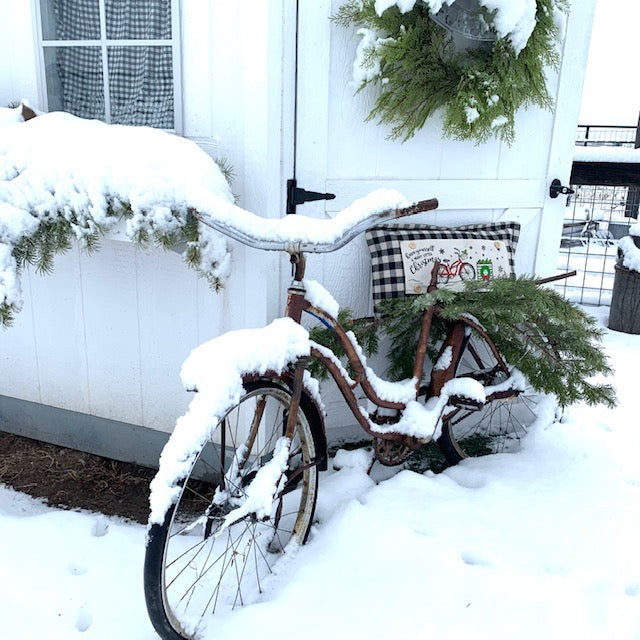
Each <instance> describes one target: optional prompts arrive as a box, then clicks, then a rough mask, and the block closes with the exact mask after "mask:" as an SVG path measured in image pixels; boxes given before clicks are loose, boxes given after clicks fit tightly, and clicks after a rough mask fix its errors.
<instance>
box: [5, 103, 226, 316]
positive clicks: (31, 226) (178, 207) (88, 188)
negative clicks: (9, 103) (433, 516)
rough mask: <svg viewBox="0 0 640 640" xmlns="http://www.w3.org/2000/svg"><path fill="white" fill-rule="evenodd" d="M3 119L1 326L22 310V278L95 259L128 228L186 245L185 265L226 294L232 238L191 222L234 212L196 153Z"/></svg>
mask: <svg viewBox="0 0 640 640" xmlns="http://www.w3.org/2000/svg"><path fill="white" fill-rule="evenodd" d="M18 110H19V109H0V324H1V325H5V326H6V325H9V324H11V321H12V319H13V316H14V314H15V313H16V312H17V311H19V310H20V308H21V306H22V298H21V287H20V274H21V272H22V270H23V269H24V267H25V266H26V265H27V264H31V265H34V266H35V267H36V268H37V269H38V270H39V271H41V272H48V271H50V270H51V269H52V266H53V257H54V255H55V254H56V253H57V252H61V251H65V250H67V249H69V248H70V246H71V243H72V241H73V240H74V239H75V240H77V241H78V242H79V243H80V245H81V246H83V247H84V248H86V249H88V250H91V249H93V248H95V247H96V246H97V243H98V240H99V237H100V236H101V235H103V234H104V233H107V232H108V231H110V230H112V229H113V228H114V227H115V226H116V225H118V223H120V222H121V221H123V222H124V227H125V233H126V236H127V237H128V238H129V239H131V240H132V241H135V242H138V243H142V244H145V243H147V242H149V241H155V242H157V243H158V244H161V245H163V246H165V247H169V246H173V245H181V248H182V249H183V251H182V254H183V257H184V259H185V261H186V262H187V263H188V264H189V265H190V266H192V267H193V268H195V269H196V270H197V271H199V272H200V273H202V274H203V275H204V276H205V277H206V278H207V279H208V280H209V282H210V283H211V285H212V286H213V287H214V288H216V289H217V288H220V287H221V286H222V283H223V282H224V280H225V278H226V277H227V275H228V274H229V270H230V254H229V251H228V249H227V244H226V241H225V240H224V238H223V237H222V236H221V235H219V234H218V233H216V232H215V231H213V230H212V229H210V228H208V227H206V226H204V225H203V224H202V223H200V222H198V221H197V220H196V219H195V218H194V217H193V216H192V215H191V214H190V213H189V212H190V210H191V209H194V208H198V205H199V204H200V203H201V202H202V201H203V200H204V201H206V202H207V203H208V205H209V206H210V207H213V208H215V207H216V206H217V204H219V206H220V207H221V208H226V207H227V206H228V205H229V204H230V203H232V202H233V196H232V193H231V191H230V188H229V185H228V183H227V180H226V179H225V176H224V175H223V173H222V171H221V169H220V168H219V167H218V165H217V164H216V163H215V161H214V160H213V159H212V158H211V157H209V156H208V155H207V154H206V153H205V152H204V151H203V150H202V149H200V148H199V147H198V146H197V145H196V144H195V143H193V142H191V141H189V140H186V139H184V138H180V137H178V136H175V135H172V134H169V133H166V132H164V131H160V130H157V129H151V128H148V127H129V126H123V125H108V124H104V123H103V122H99V121H97V120H83V119H81V118H77V117H75V116H72V115H70V114H67V113H49V114H45V115H41V116H38V117H36V118H33V119H31V120H29V121H27V122H23V121H22V120H23V119H22V117H21V116H20V114H19V113H18Z"/></svg>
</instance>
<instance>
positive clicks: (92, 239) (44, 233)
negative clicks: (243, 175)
mask: <svg viewBox="0 0 640 640" xmlns="http://www.w3.org/2000/svg"><path fill="white" fill-rule="evenodd" d="M216 164H217V165H218V167H219V168H220V170H221V172H222V174H223V175H224V177H225V178H226V179H227V181H228V182H230V181H231V178H232V177H233V170H232V168H231V166H230V165H229V164H228V162H227V161H225V160H216ZM171 214H172V217H173V220H174V221H173V222H172V223H171V224H168V225H164V226H162V225H157V224H156V223H154V222H153V221H152V220H151V219H146V218H144V216H143V220H142V221H141V222H139V223H138V224H139V226H138V228H137V230H136V232H135V234H134V236H133V238H132V241H133V242H134V243H135V244H136V245H138V246H139V247H147V246H149V245H150V244H151V243H153V244H155V245H156V246H160V247H163V248H164V249H176V250H177V251H179V252H180V253H183V256H184V259H185V262H186V263H187V264H188V265H189V267H191V268H193V269H194V270H196V271H198V273H200V275H202V276H203V277H204V278H205V279H206V280H207V281H208V283H209V285H210V286H211V288H212V289H213V290H214V291H219V290H220V289H221V288H222V286H223V281H222V279H221V278H220V277H218V276H217V275H216V274H215V270H216V269H217V267H218V265H217V264H211V265H206V264H204V263H203V260H202V251H201V249H202V239H201V237H200V227H199V225H200V223H199V222H198V220H197V219H196V218H195V216H194V215H193V214H192V213H191V212H190V211H189V210H185V209H184V208H176V209H172V211H171ZM33 215H34V216H35V217H37V218H39V219H40V223H39V224H38V226H37V228H36V229H35V231H34V232H33V233H30V234H25V235H23V236H22V237H21V238H20V239H19V240H18V241H17V242H15V243H14V244H13V248H12V250H11V256H12V257H13V258H14V259H15V261H16V274H17V275H18V276H19V275H20V274H21V272H22V271H23V270H24V269H25V268H26V267H27V266H28V265H31V266H32V267H34V268H35V269H36V271H37V272H38V273H40V274H48V273H51V272H52V271H53V263H54V257H55V255H56V254H58V253H64V252H66V251H68V250H69V249H70V248H71V246H72V244H73V241H74V240H77V241H78V242H79V244H80V246H81V247H82V248H83V249H84V250H85V251H87V252H88V253H92V252H94V251H96V250H97V249H99V247H100V238H101V236H103V235H104V234H105V233H107V232H108V230H109V229H111V228H112V227H113V226H115V225H116V224H117V223H118V222H120V221H122V220H128V219H131V218H132V216H133V213H132V210H131V206H130V204H129V203H128V202H121V201H120V200H119V199H117V198H111V199H108V204H107V219H108V220H109V227H108V228H104V225H101V224H99V223H97V222H96V221H95V220H93V219H92V217H91V216H90V215H89V213H88V212H87V211H82V212H81V213H80V212H73V211H68V210H67V211H47V212H46V215H44V216H43V215H42V214H41V213H40V212H34V213H33ZM19 310H20V307H19V305H18V304H17V303H15V302H12V301H8V300H7V299H6V298H4V299H2V300H0V326H2V327H5V328H6V327H10V326H11V325H12V324H13V321H14V317H15V314H16V313H17V312H18V311H19Z"/></svg>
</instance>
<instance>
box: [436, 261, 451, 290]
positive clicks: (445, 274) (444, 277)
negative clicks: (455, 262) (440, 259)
mask: <svg viewBox="0 0 640 640" xmlns="http://www.w3.org/2000/svg"><path fill="white" fill-rule="evenodd" d="M449 280H451V276H450V275H449V268H448V267H447V265H446V264H441V265H440V267H439V268H438V279H437V283H438V286H439V287H444V286H445V285H446V284H448V282H449Z"/></svg>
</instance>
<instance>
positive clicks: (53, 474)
mask: <svg viewBox="0 0 640 640" xmlns="http://www.w3.org/2000/svg"><path fill="white" fill-rule="evenodd" d="M154 475H155V471H154V470H153V469H148V468H147V467H140V466H137V465H134V464H130V463H127V462H118V461H116V460H111V459H109V458H103V457H100V456H94V455H91V454H88V453H83V452H81V451H75V450H74V449H67V448H65V447H58V446H56V445H52V444H46V443H43V442H39V441H37V440H32V439H30V438H23V437H21V436H15V435H13V434H9V433H4V432H1V431H0V484H5V485H7V486H10V487H12V488H14V489H15V490H16V491H21V492H23V493H27V494H29V495H30V496H33V497H34V498H43V499H44V500H46V502H47V503H48V504H49V505H50V506H55V507H62V508H64V509H88V510H90V511H98V512H100V513H104V514H105V515H117V516H122V517H124V518H128V519H130V520H133V521H135V522H140V523H144V522H146V521H147V517H148V515H149V482H150V481H151V479H152V478H153V476H154Z"/></svg>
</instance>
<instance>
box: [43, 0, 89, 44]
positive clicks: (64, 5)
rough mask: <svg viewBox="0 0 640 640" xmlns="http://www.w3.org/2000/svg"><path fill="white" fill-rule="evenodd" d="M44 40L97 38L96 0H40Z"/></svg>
mask: <svg viewBox="0 0 640 640" xmlns="http://www.w3.org/2000/svg"><path fill="white" fill-rule="evenodd" d="M40 13H41V15H42V37H43V38H44V40H98V39H99V38H100V4H99V1H98V0H40Z"/></svg>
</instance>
